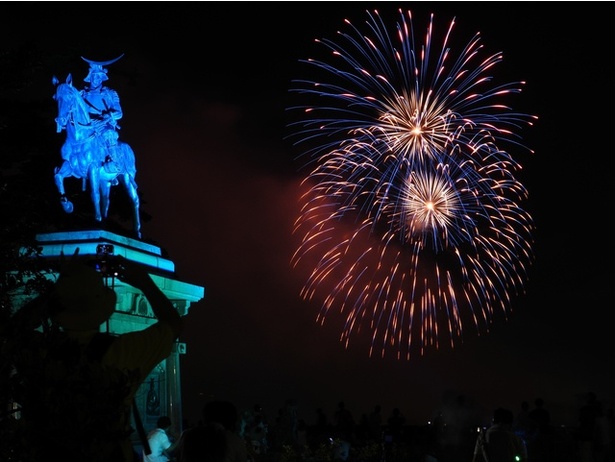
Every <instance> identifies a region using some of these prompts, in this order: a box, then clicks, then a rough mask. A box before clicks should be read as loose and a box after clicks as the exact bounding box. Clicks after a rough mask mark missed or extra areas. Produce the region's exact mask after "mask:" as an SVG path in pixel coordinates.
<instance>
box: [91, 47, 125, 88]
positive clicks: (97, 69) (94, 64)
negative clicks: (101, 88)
mask: <svg viewBox="0 0 615 462" xmlns="http://www.w3.org/2000/svg"><path fill="white" fill-rule="evenodd" d="M122 56H124V53H122V54H121V55H120V56H118V57H117V58H115V59H110V60H109V61H92V60H91V59H87V58H84V57H83V56H82V57H81V59H83V60H84V61H85V62H86V63H88V64H89V65H90V70H89V72H88V75H87V76H86V77H85V79H83V81H84V82H89V81H90V77H91V76H92V75H93V74H102V76H103V77H102V79H103V81H105V80H109V77H107V69H105V68H104V66H108V65H110V64H113V63H114V62H116V61H119V60H120V59H121V58H122Z"/></svg>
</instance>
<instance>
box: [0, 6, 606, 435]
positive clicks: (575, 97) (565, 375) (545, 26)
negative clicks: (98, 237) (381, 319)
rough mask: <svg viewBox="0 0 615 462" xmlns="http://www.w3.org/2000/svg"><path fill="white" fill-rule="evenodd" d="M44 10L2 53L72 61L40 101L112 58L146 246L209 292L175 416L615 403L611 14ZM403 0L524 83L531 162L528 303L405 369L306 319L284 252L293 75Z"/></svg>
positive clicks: (36, 86)
mask: <svg viewBox="0 0 615 462" xmlns="http://www.w3.org/2000/svg"><path fill="white" fill-rule="evenodd" d="M47 5H49V6H48V7H47V8H50V9H51V10H52V11H51V13H47V12H46V13H44V14H43V13H42V12H37V11H36V8H31V7H30V4H25V3H24V4H13V5H11V11H12V12H11V14H0V38H1V40H0V49H2V48H7V49H14V48H15V47H19V46H25V45H28V46H34V47H36V48H37V49H39V50H48V51H49V53H50V54H57V55H60V56H62V57H63V59H59V60H58V62H57V65H56V64H54V63H51V64H50V63H46V64H45V66H44V67H43V69H42V70H39V71H38V72H37V74H36V76H35V80H34V83H33V84H32V86H31V87H30V89H31V90H29V91H30V94H29V95H28V96H29V97H41V98H47V97H48V98H49V99H50V100H51V95H52V94H53V87H52V85H51V77H52V75H57V76H58V77H59V78H60V79H61V80H63V79H64V78H65V77H66V74H67V73H68V72H71V73H72V74H73V79H74V80H75V81H76V83H77V84H78V85H79V86H81V85H82V82H83V78H84V77H85V76H86V74H87V64H86V63H84V62H83V61H81V59H80V58H79V56H85V57H87V58H89V59H93V60H106V59H111V58H114V57H116V56H118V55H120V54H121V53H125V56H124V57H123V58H122V59H121V60H120V61H119V62H117V63H115V64H113V65H112V66H110V67H109V74H108V75H109V77H110V79H109V81H108V82H107V85H108V86H110V87H112V88H114V89H116V90H117V91H118V92H119V94H120V97H121V100H122V106H123V110H124V117H123V119H122V121H121V126H122V130H121V132H120V136H121V139H122V140H123V141H125V142H127V143H129V144H130V145H131V146H132V148H133V149H134V151H135V155H136V158H137V168H138V173H137V183H138V185H139V189H140V191H141V194H142V210H144V211H145V212H147V213H148V214H150V215H151V216H152V219H151V220H150V221H148V222H144V223H143V228H142V231H143V238H144V240H146V241H150V242H155V243H156V244H157V245H160V246H161V247H162V248H163V249H164V250H165V252H167V254H168V258H170V259H171V260H173V262H174V263H175V267H176V276H177V278H178V279H180V280H182V281H186V282H190V283H193V284H196V285H200V286H204V287H205V298H204V299H203V300H202V301H201V302H199V303H196V304H194V305H192V307H191V308H190V314H189V315H188V319H187V322H186V329H185V332H184V333H183V334H182V337H181V341H183V342H186V343H187V351H188V354H187V355H185V356H183V357H182V364H181V367H182V371H181V372H182V382H183V402H184V416H185V417H186V418H187V419H188V420H190V421H192V422H194V421H196V420H197V419H198V418H199V413H200V408H201V406H202V405H203V404H204V403H205V402H206V400H208V399H210V398H213V397H215V398H229V399H231V400H233V401H234V402H235V403H236V404H237V406H238V407H239V408H240V409H247V408H250V407H252V406H253V405H254V404H257V403H258V404H260V405H262V406H263V408H264V411H265V413H266V415H267V416H268V418H269V420H273V419H274V418H275V416H276V414H277V412H278V409H279V408H280V407H282V406H283V404H284V402H285V401H286V400H287V399H295V400H296V401H297V403H298V408H299V415H300V416H301V417H302V418H303V419H305V420H306V421H307V422H308V423H311V422H315V420H316V408H318V407H320V408H322V409H323V410H324V411H325V412H326V413H327V414H328V415H329V417H332V415H333V412H334V410H335V408H336V406H337V403H338V401H341V400H343V401H345V403H346V407H347V408H349V409H350V410H351V411H352V412H353V414H354V417H355V419H356V420H358V419H359V417H360V416H361V414H362V413H368V412H369V411H371V410H372V408H373V407H374V405H376V404H380V405H381V406H382V409H383V414H384V416H388V415H389V414H390V412H391V410H392V409H393V408H394V407H399V408H400V409H401V410H402V412H403V414H404V415H405V417H406V419H407V421H408V422H409V423H413V424H423V423H425V422H427V420H429V419H430V417H431V416H432V415H433V413H434V412H435V411H436V409H438V408H439V407H441V406H442V405H443V402H444V401H447V400H448V399H449V398H450V397H451V396H452V397H455V396H458V395H464V396H465V397H466V400H467V402H468V403H470V405H472V406H475V407H476V408H477V409H480V410H486V412H487V415H489V414H490V412H491V410H492V409H494V408H495V407H498V406H500V405H502V406H506V407H509V408H511V409H512V410H513V411H515V412H517V411H518V410H519V408H520V403H521V401H523V400H527V401H530V402H533V401H534V399H535V398H537V397H542V398H543V399H544V400H545V405H546V407H547V408H548V409H549V410H550V411H551V415H552V419H553V423H556V424H559V423H562V424H570V425H574V424H576V410H577V408H578V406H580V404H581V397H582V396H583V395H584V394H585V393H586V392H587V391H590V390H592V391H594V392H595V393H596V394H597V395H598V398H599V399H601V400H602V401H603V402H604V403H605V404H606V405H607V406H608V407H613V406H615V395H614V390H615V378H614V377H615V376H614V374H613V373H612V368H613V359H612V357H613V343H612V335H613V334H612V322H611V319H612V312H611V310H612V309H613V308H614V306H613V296H612V286H613V284H612V281H613V280H614V273H615V271H614V270H613V266H612V263H613V250H612V245H611V234H612V232H611V229H612V228H611V224H610V221H611V217H610V213H611V211H612V210H613V205H612V204H613V202H612V185H613V180H612V178H611V175H612V172H613V167H614V165H613V153H612V151H613V147H612V143H611V139H612V136H611V135H612V133H611V129H610V118H611V117H610V115H609V111H610V109H611V108H612V106H613V105H612V99H613V92H612V83H613V82H614V81H615V79H614V76H613V71H612V66H611V65H610V64H609V59H610V55H611V53H612V47H611V46H607V45H611V44H612V38H611V35H612V24H611V22H610V19H609V18H610V15H609V14H607V4H606V3H592V2H583V3H574V2H571V3H568V2H558V3H555V2H554V3H551V2H545V3H543V4H541V5H538V4H537V3H534V2H531V3H530V2H527V3H526V2H479V3H466V2H453V3H446V2H442V3H441V2H429V3H427V2H425V3H423V2H402V3H399V4H397V3H393V2H378V3H371V2H364V3H362V2H347V3H346V2H340V3H336V2H311V3H302V2H280V3H278V2H276V3H258V2H253V3H252V2H249V3H239V2H238V3H235V2H224V3H207V2H205V3H156V2H153V3H151V2H148V3H141V2H137V3H134V4H132V5H130V6H129V5H127V4H125V3H119V2H108V3H107V2H100V3H91V2H87V3H85V2H83V3H82V2H75V3H71V2H66V3H51V4H47ZM400 6H401V7H402V8H404V9H411V10H412V12H413V18H414V20H415V26H416V28H417V30H418V31H419V32H420V34H418V35H419V37H420V39H421V40H422V38H423V35H424V31H425V27H426V24H427V21H428V19H429V14H430V13H434V14H435V24H436V27H437V28H439V30H440V32H443V31H444V30H446V29H447V28H448V25H449V23H450V21H451V20H452V19H453V18H454V17H455V18H456V26H455V28H454V30H453V38H452V42H451V43H452V46H459V47H463V46H465V45H466V43H467V41H468V40H469V39H470V38H471V37H472V35H473V34H474V33H475V32H478V31H480V32H481V35H482V40H481V43H482V44H483V46H484V47H485V48H486V50H487V53H496V52H498V51H502V52H503V53H504V60H503V62H502V63H500V64H498V65H497V66H496V70H494V73H495V75H496V77H497V78H498V80H499V81H501V82H508V81H512V80H524V81H526V82H527V84H526V86H525V89H524V91H523V93H522V94H521V95H519V96H518V97H515V98H513V101H512V105H513V107H514V109H515V110H518V111H520V112H525V113H531V114H534V115H537V116H538V117H539V119H538V121H537V122H536V124H535V125H534V126H533V127H527V128H523V129H522V130H521V135H522V137H523V143H524V144H525V145H527V146H528V147H529V148H531V149H532V150H533V151H535V154H533V155H529V154H528V153H527V152H526V151H524V150H523V149H519V151H518V152H517V151H512V150H510V149H509V152H512V154H513V156H514V157H515V158H516V159H518V160H519V161H520V162H521V163H522V165H523V167H524V170H523V173H522V178H521V180H522V181H523V183H524V184H525V186H526V187H527V188H528V190H529V193H530V200H529V201H528V202H527V203H526V204H524V206H525V208H526V209H527V210H528V211H529V212H530V213H531V214H532V216H533V217H534V220H535V223H536V226H537V231H536V233H535V239H536V244H535V246H534V249H535V253H536V262H535V264H534V266H533V267H532V269H531V271H530V281H529V283H528V284H527V286H526V288H527V294H526V295H525V296H522V297H520V298H519V299H517V300H515V303H514V310H513V312H512V314H511V316H510V317H509V319H508V321H506V322H505V321H503V320H500V321H498V322H496V324H495V325H494V326H493V328H492V329H491V331H490V332H489V333H488V334H486V335H481V336H477V335H475V333H473V332H471V333H469V334H468V335H467V336H466V337H464V339H463V340H464V342H463V344H460V345H458V346H456V347H455V348H454V349H451V348H448V347H446V346H444V347H441V348H440V349H438V350H429V351H427V352H426V353H425V354H424V355H423V356H417V357H414V358H412V359H411V360H409V361H406V360H399V361H398V360H397V359H395V357H394V355H390V356H388V357H385V358H380V357H379V356H378V355H376V356H375V357H371V358H370V357H368V355H367V346H368V345H369V339H368V338H367V336H365V337H361V336H357V337H355V338H351V343H350V345H349V347H348V348H345V347H344V345H343V344H342V343H340V341H339V337H340V333H341V329H342V326H341V324H339V321H337V320H335V319H332V322H330V323H325V325H324V326H320V325H318V324H316V315H317V314H318V311H319V307H320V306H319V304H317V303H314V304H310V303H307V302H304V301H303V300H302V299H301V298H300V296H299V291H300V289H301V286H302V284H303V282H304V279H303V278H304V276H305V274H303V273H301V272H300V271H294V270H293V269H292V268H291V265H290V259H291V256H292V253H293V252H294V250H295V249H296V246H297V244H298V239H299V237H298V236H294V235H293V234H292V227H293V222H294V220H295V219H296V218H297V216H298V213H299V205H298V199H299V194H300V187H299V185H300V182H301V180H302V179H303V178H304V176H305V174H306V173H307V171H304V170H302V169H301V167H302V165H303V163H302V161H301V160H300V159H297V156H298V155H299V154H300V151H299V150H298V149H297V148H296V147H294V146H293V145H292V143H291V142H289V141H288V140H286V139H285V135H287V134H288V130H287V129H286V128H285V126H286V124H287V123H288V122H290V121H291V116H290V115H289V113H288V112H287V111H285V108H287V107H288V106H289V104H290V103H289V101H290V100H289V98H290V96H289V92H288V90H289V88H290V85H291V84H290V82H291V80H292V79H297V78H308V77H309V76H308V75H306V68H305V67H302V66H300V64H299V62H298V61H299V59H303V58H309V57H312V56H311V55H313V54H315V53H317V52H320V51H322V50H321V49H320V48H318V47H316V46H315V44H314V39H316V38H323V37H326V38H331V39H335V34H336V31H337V30H339V29H344V30H347V29H345V28H344V22H343V21H344V19H346V18H348V19H350V20H352V22H353V23H354V24H355V25H361V23H363V22H364V20H366V19H367V15H366V14H365V10H367V9H373V8H378V9H379V10H380V11H381V12H383V13H384V14H385V15H387V16H389V17H391V18H392V19H393V20H396V19H397V18H398V16H397V13H396V9H397V8H398V7H400ZM0 8H2V9H7V10H8V4H7V3H3V5H2V7H0ZM13 8H14V9H15V12H14V11H13ZM47 8H45V10H47ZM50 122H51V121H50ZM50 128H51V129H53V125H51V124H50ZM33 136H34V134H33ZM57 136H58V137H60V136H63V135H57ZM49 155H50V156H56V157H57V159H58V160H59V159H60V157H59V152H50V153H49ZM49 181H50V182H51V181H52V175H51V174H50V175H49ZM74 181H75V183H74V185H75V186H74V187H78V185H77V183H78V180H74ZM67 184H68V183H67Z"/></svg>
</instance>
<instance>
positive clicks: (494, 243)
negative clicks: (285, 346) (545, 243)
mask: <svg viewBox="0 0 615 462" xmlns="http://www.w3.org/2000/svg"><path fill="white" fill-rule="evenodd" d="M367 13H368V19H367V21H366V23H365V24H366V26H367V32H366V33H362V32H361V31H360V30H359V29H358V28H356V27H355V26H354V25H353V24H352V23H351V22H350V21H346V24H347V26H348V28H349V32H348V33H345V32H339V33H338V34H339V39H340V40H339V44H338V43H337V42H334V41H331V40H327V39H323V40H317V43H319V44H321V45H323V46H324V47H326V49H327V50H328V51H329V52H330V57H331V64H329V63H328V62H326V61H324V60H313V59H310V60H305V61H302V62H303V63H306V64H307V65H309V66H311V68H310V69H311V73H312V75H322V80H319V81H316V80H314V79H311V80H296V81H294V82H293V88H292V89H291V91H292V92H294V93H296V94H297V95H298V96H299V97H301V98H303V101H307V103H303V102H302V103H301V104H299V105H297V106H294V107H292V108H289V109H291V110H300V111H301V116H299V120H298V121H295V122H293V123H291V124H290V128H291V129H292V131H293V133H292V135H291V136H293V137H295V138H296V144H298V145H302V146H306V147H305V149H304V151H303V155H306V156H309V158H310V162H311V163H313V166H312V167H311V168H312V170H311V172H310V174H309V175H308V177H307V178H306V179H305V181H304V186H306V192H305V194H304V195H303V196H302V199H301V200H302V210H301V215H300V217H299V218H298V220H297V222H296V227H295V232H296V233H299V235H300V236H301V237H302V241H301V243H300V245H299V248H298V249H297V251H296V253H295V254H294V256H293V261H292V263H293V265H295V266H298V265H301V264H302V263H305V264H309V265H310V268H311V269H310V271H311V275H310V276H309V277H308V280H307V281H306V284H305V286H304V289H303V291H302V296H303V297H304V298H305V299H312V298H316V299H318V300H321V302H322V309H321V310H320V312H319V315H318V320H319V322H324V321H325V318H326V317H327V315H328V314H330V313H331V312H332V310H336V311H338V312H339V313H341V314H342V316H343V318H344V319H345V325H344V328H343V331H342V341H344V342H345V343H346V344H348V342H349V339H350V337H351V335H352V334H353V333H358V332H359V331H363V330H367V331H368V332H369V335H371V349H370V352H369V354H370V356H371V355H372V354H373V353H374V351H375V350H377V349H380V351H381V354H382V355H384V354H385V351H386V350H387V349H390V348H391V349H394V350H396V351H397V356H398V357H400V358H401V357H402V355H404V354H405V356H406V357H407V358H410V357H411V354H412V353H413V352H414V351H417V352H420V353H421V354H422V353H423V352H424V351H425V349H426V347H435V348H437V347H438V346H439V345H440V343H441V342H442V341H446V342H448V343H450V345H451V346H454V345H455V343H456V341H457V340H459V339H460V338H461V335H462V332H463V331H464V330H466V329H467V327H469V326H472V327H473V329H474V330H476V331H477V332H478V333H480V332H482V331H488V329H489V326H490V325H491V323H492V322H493V319H494V316H495V315H496V314H497V313H503V314H504V315H507V314H508V312H509V311H510V309H511V302H512V298H513V297H515V296H517V295H519V294H520V293H522V292H523V287H524V284H525V282H526V280H527V276H528V275H527V269H528V267H529V266H530V265H531V263H532V261H533V254H532V233H533V228H534V225H533V221H532V218H531V216H530V215H529V214H528V213H527V212H526V211H524V210H523V209H522V208H521V206H520V203H521V202H523V201H524V200H526V199H527V190H526V189H525V188H524V186H523V185H522V184H521V183H520V182H519V181H518V180H517V179H516V175H517V174H518V172H519V171H520V169H521V166H520V164H519V163H518V162H516V161H515V160H514V159H513V158H512V156H511V155H510V154H509V153H508V152H507V151H506V150H504V149H503V145H504V144H507V145H508V146H514V147H523V146H522V145H521V144H520V143H519V141H518V140H519V136H518V135H517V134H516V129H518V128H519V127H521V126H522V125H527V124H529V125H531V123H532V121H533V119H535V116H530V115H527V114H521V113H516V112H513V111H512V109H511V108H510V107H508V106H507V105H505V104H504V103H503V102H502V101H503V100H504V99H505V98H507V95H510V94H514V93H519V92H520V91H521V86H522V85H523V82H515V83H507V84H504V85H501V86H494V85H493V84H492V80H493V79H492V77H491V76H489V75H488V72H489V71H490V70H491V69H492V67H493V66H494V65H496V64H497V63H499V62H500V61H501V60H502V55H501V53H497V54H493V55H488V56H486V57H481V56H482V54H483V49H482V45H481V44H480V35H479V34H476V35H475V36H474V37H473V38H472V39H471V40H470V41H469V42H468V43H467V45H466V46H465V47H464V48H463V49H461V50H460V52H459V53H458V54H455V53H453V51H452V47H451V46H450V39H451V33H452V30H453V27H454V24H455V21H454V20H453V21H451V23H450V26H449V27H448V29H447V30H446V33H445V34H444V38H443V42H442V46H441V47H439V48H438V51H437V52H435V53H433V54H432V41H433V40H434V37H435V34H434V16H433V15H431V18H430V21H429V25H428V28H427V33H426V35H425V41H424V43H423V44H422V45H421V46H420V48H417V47H416V45H415V43H416V42H415V38H414V34H415V31H414V28H413V23H412V15H411V12H410V11H402V10H400V11H399V20H398V22H397V23H396V28H395V33H394V34H390V33H389V32H388V30H387V26H386V24H385V21H384V20H383V19H382V17H381V16H380V15H379V13H378V12H377V11H374V12H369V11H368V12H367Z"/></svg>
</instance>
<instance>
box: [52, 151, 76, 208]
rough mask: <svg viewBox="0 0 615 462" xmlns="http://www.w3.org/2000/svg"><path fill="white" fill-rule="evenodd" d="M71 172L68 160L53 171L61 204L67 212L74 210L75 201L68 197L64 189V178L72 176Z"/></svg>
mask: <svg viewBox="0 0 615 462" xmlns="http://www.w3.org/2000/svg"><path fill="white" fill-rule="evenodd" d="M71 172H72V169H71V166H70V163H69V162H68V161H66V160H65V161H64V162H62V165H61V166H60V167H56V168H55V169H54V172H53V173H54V175H53V179H54V181H55V184H56V188H57V189H58V192H59V193H60V204H61V205H62V208H63V209H64V211H65V212H66V213H72V212H73V203H72V202H71V201H69V200H68V198H67V197H66V190H65V189H64V178H66V177H68V176H70V174H71Z"/></svg>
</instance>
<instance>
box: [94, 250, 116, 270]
mask: <svg viewBox="0 0 615 462" xmlns="http://www.w3.org/2000/svg"><path fill="white" fill-rule="evenodd" d="M114 252H115V247H114V246H113V244H98V245H97V246H96V261H95V268H96V271H98V272H100V273H102V274H103V276H107V277H109V276H117V265H116V263H117V262H116V259H115V255H114Z"/></svg>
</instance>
